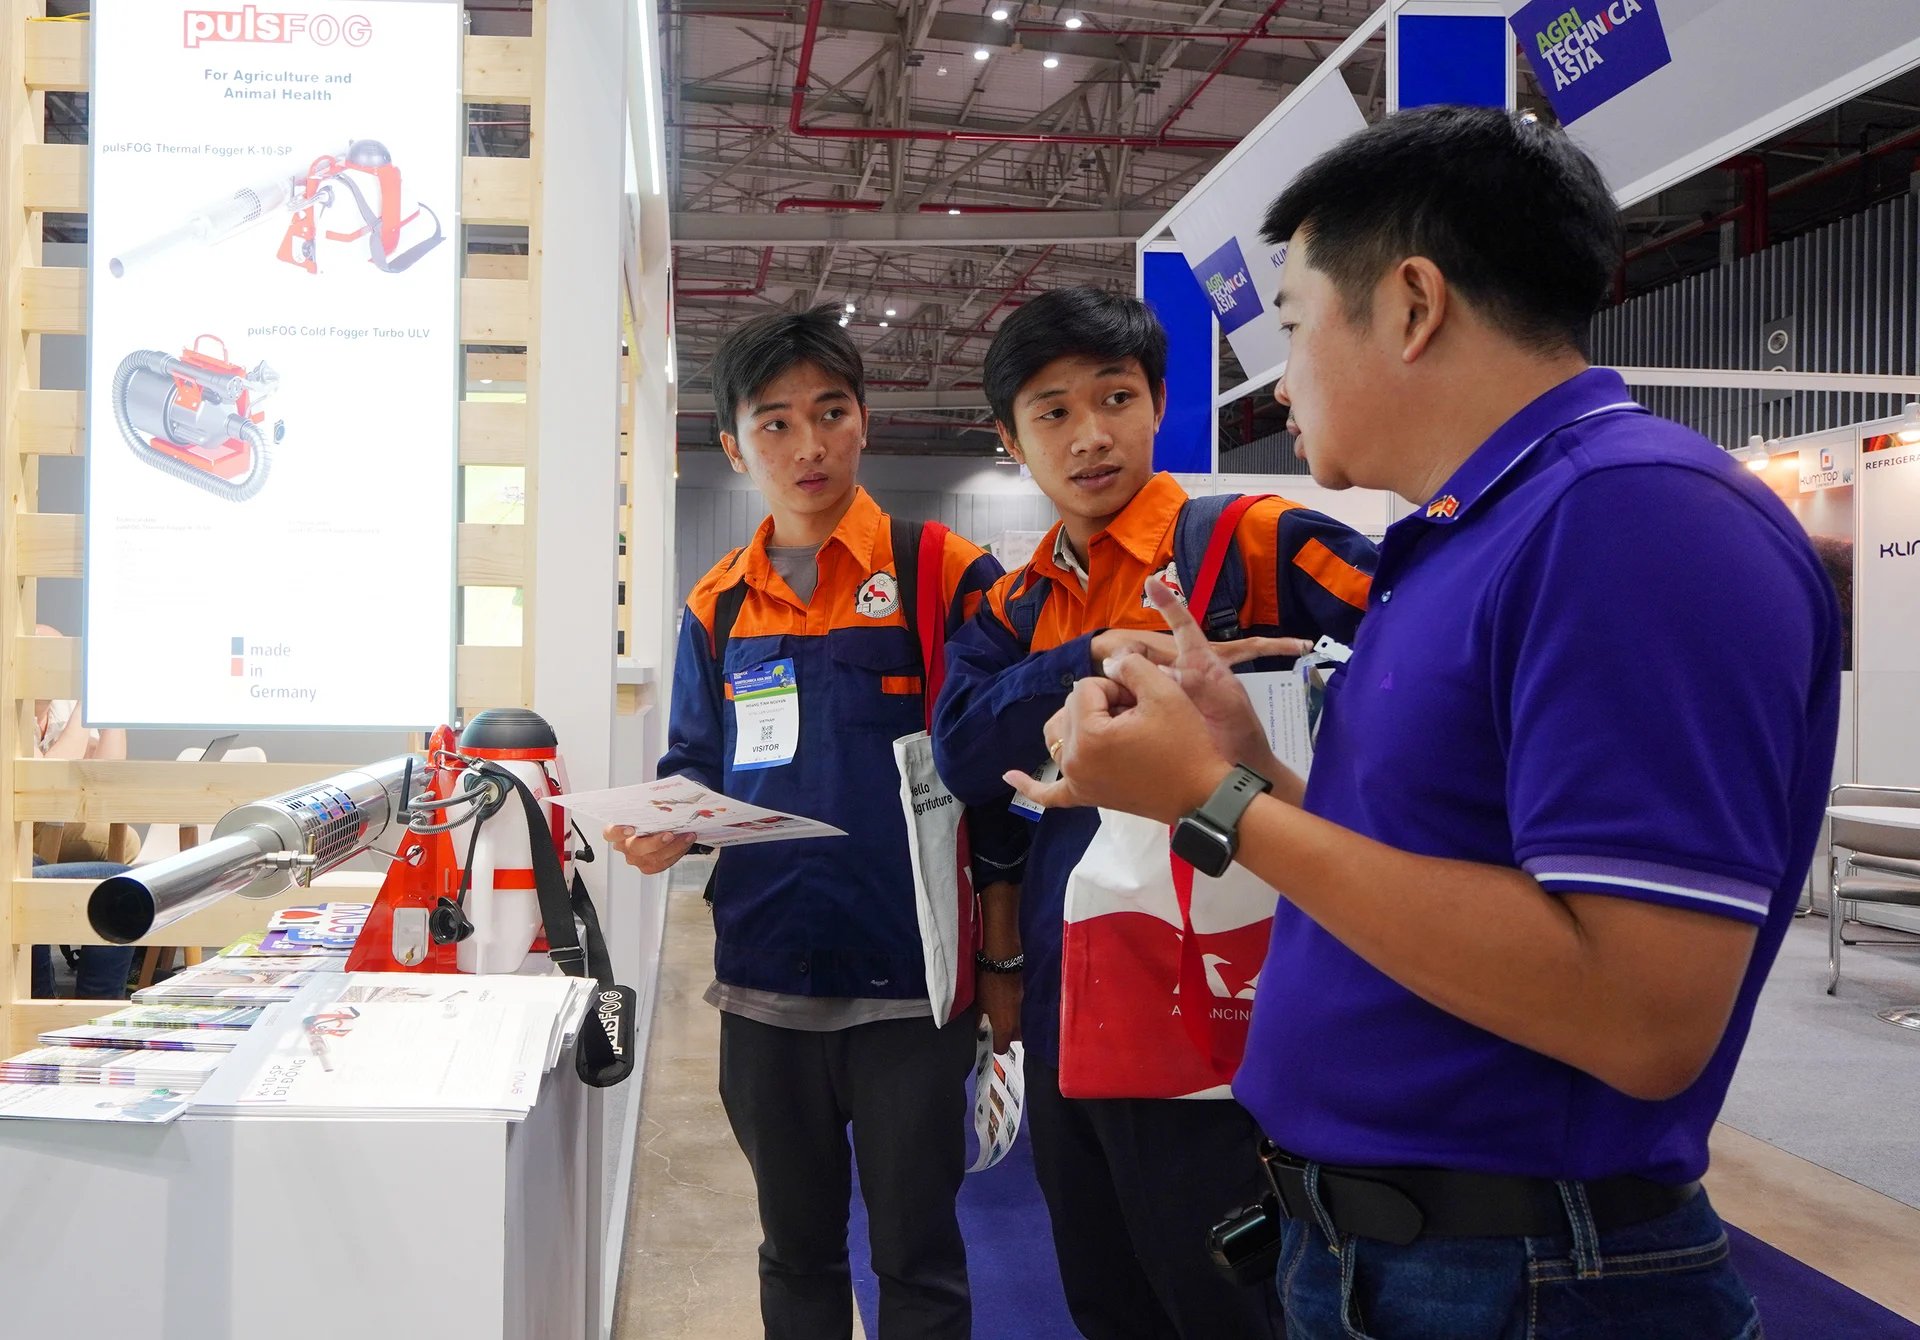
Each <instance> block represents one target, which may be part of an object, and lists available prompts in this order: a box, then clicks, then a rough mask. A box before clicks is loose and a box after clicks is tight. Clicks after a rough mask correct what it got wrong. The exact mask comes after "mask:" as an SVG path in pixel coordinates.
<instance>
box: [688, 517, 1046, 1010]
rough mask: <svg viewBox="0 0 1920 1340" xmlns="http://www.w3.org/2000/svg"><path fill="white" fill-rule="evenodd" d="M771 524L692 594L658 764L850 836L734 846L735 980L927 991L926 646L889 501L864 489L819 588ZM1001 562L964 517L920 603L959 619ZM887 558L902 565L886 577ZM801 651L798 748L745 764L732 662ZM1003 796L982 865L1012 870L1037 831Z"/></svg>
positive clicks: (718, 904)
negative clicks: (792, 580)
mask: <svg viewBox="0 0 1920 1340" xmlns="http://www.w3.org/2000/svg"><path fill="white" fill-rule="evenodd" d="M772 533H773V522H772V519H771V518H769V519H768V520H767V521H765V522H763V523H762V524H761V526H760V529H759V531H758V532H757V533H756V534H755V535H754V537H753V540H752V542H751V543H750V544H748V545H747V546H746V547H745V548H743V549H737V550H735V551H734V552H733V553H731V554H729V555H727V557H726V558H724V559H722V560H721V561H720V562H719V563H718V564H716V565H715V566H714V568H713V569H712V571H710V572H708V573H707V575H706V576H705V577H703V578H701V580H700V582H699V583H698V584H697V585H696V586H695V587H694V588H693V592H692V594H691V595H690V596H689V597H688V599H687V611H686V616H685V618H684V619H683V620H682V623H681V629H680V642H679V650H678V653H677V655H676V656H675V659H674V670H673V710H672V719H671V720H670V721H669V723H668V737H669V738H668V748H667V752H666V755H665V756H664V757H663V758H662V759H661V760H660V775H661V776H663V777H664V776H668V775H670V774H675V773H679V774H684V775H686V776H688V777H691V778H693V779H694V780H696V781H698V782H700V783H702V784H703V785H706V786H709V787H712V788H714V789H715V790H717V791H720V792H722V793H724V794H726V795H728V796H732V797H734V798H735V799H738V800H743V801H746V802H747V803H748V804H752V805H762V806H765V807H767V808H768V809H775V810H784V811H786V812H788V813H792V814H800V815H805V816H807V817H808V818H812V819H818V820H820V821H822V822H824V823H829V824H832V825H833V826H834V827H835V828H839V829H842V830H844V831H845V832H846V834H847V836H845V837H834V838H816V839H809V840H806V841H800V842H771V843H765V844H761V845H753V846H744V847H729V848H726V849H723V850H722V851H721V853H720V857H719V864H718V866H717V868H716V871H715V881H714V891H713V919H714V929H715V932H716V945H715V949H714V970H715V973H716V975H717V976H718V977H719V978H720V980H721V981H723V982H727V983H730V984H732V985H735V986H744V987H753V988H756V989H758V990H762V991H782V992H787V993H790V994H794V995H804V996H864V997H883V998H902V999H905V998H912V997H914V996H921V995H925V994H926V990H927V984H926V970H925V968H924V966H923V960H922V956H921V952H920V933H919V928H918V925H919V924H918V920H917V916H916V913H915V897H914V884H913V870H912V865H911V857H910V856H909V855H908V851H907V830H906V820H905V818H904V816H903V813H902V810H901V804H900V778H899V771H898V768H897V765H896V764H895V762H894V756H893V741H894V740H895V738H896V737H898V736H902V735H911V734H913V733H914V732H915V731H919V730H924V729H925V728H926V707H925V700H924V698H923V696H922V694H923V684H922V674H923V672H922V667H921V663H920V658H921V652H920V646H919V643H918V641H917V640H916V639H915V637H914V635H913V633H912V632H911V631H910V630H909V628H908V625H907V619H906V611H905V608H904V602H905V601H908V600H911V599H912V598H913V593H912V592H908V591H901V590H900V589H899V586H900V583H899V572H898V569H897V567H896V566H895V563H894V555H893V537H892V535H891V533H890V527H889V524H888V519H887V516H886V514H885V513H884V512H882V511H881V510H880V507H879V505H878V504H877V503H875V502H874V501H873V499H872V498H871V497H869V496H868V495H867V492H866V490H864V489H861V490H858V491H857V492H856V494H855V497H854V501H853V505H852V507H850V508H849V509H848V511H847V514H846V516H844V517H843V518H841V521H840V524H839V526H838V527H836V528H835V530H834V532H833V534H832V536H831V537H829V538H828V540H827V542H826V543H825V544H823V545H822V546H821V548H820V554H819V565H820V580H819V585H818V587H816V589H815V590H814V593H813V599H812V600H811V601H807V602H805V603H803V602H802V601H801V600H800V598H799V597H798V596H797V595H796V594H794V591H793V589H792V588H791V587H790V586H788V585H787V583H786V581H785V579H783V578H782V577H781V576H780V575H779V574H778V573H777V572H776V571H775V570H774V568H773V564H772V561H771V560H770V559H769V558H768V556H767V541H768V539H769V537H770V536H771V535H772ZM1000 571H1001V570H1000V565H999V563H998V562H996V561H995V560H994V559H993V558H992V557H991V556H990V555H988V554H987V553H985V552H984V551H983V550H981V549H980V548H979V546H977V545H975V544H973V543H972V542H970V541H968V540H966V539H963V538H962V537H960V536H958V535H954V534H948V536H947V537H946V546H945V553H944V560H943V562H942V565H941V572H940V592H941V601H942V608H941V609H939V610H937V611H935V610H925V611H920V612H919V617H922V618H932V617H938V618H941V619H943V620H944V621H945V624H946V632H947V634H948V635H949V636H951V635H952V634H953V633H954V632H955V631H957V630H958V629H959V627H960V626H961V625H962V624H963V623H964V622H965V621H966V620H967V618H969V617H970V616H971V615H972V614H973V613H974V611H975V610H976V609H977V608H978V607H979V604H980V601H981V599H982V597H983V596H984V594H985V592H986V590H987V588H988V587H989V586H991V585H992V583H993V581H994V580H995V579H996V578H997V577H999V576H1000ZM882 574H885V576H886V577H890V578H892V579H893V580H892V582H891V583H889V582H887V581H884V580H879V579H880V578H881V576H882ZM739 582H745V583H746V587H747V589H746V591H745V594H744V598H743V599H742V601H741V604H740V609H739V614H738V616H737V617H736V619H735V621H734V625H733V629H732V632H731V634H730V636H729V637H728V639H727V644H726V651H725V656H726V664H725V665H724V666H722V665H719V664H717V663H716V662H715V660H714V639H713V629H714V619H715V611H716V608H717V606H718V604H719V600H720V596H721V593H722V592H724V591H726V590H727V589H729V588H730V587H732V586H734V585H735V584H736V583H739ZM889 587H891V593H889V590H888V588H889ZM863 597H864V598H863ZM785 658H791V659H792V661H793V667H794V679H795V682H796V683H797V684H798V687H799V695H800V708H799V713H800V727H799V743H798V746H797V748H796V750H795V754H794V757H793V760H792V761H791V762H789V763H785V764H782V765H779V766H776V767H762V768H746V769H736V768H735V767H734V766H733V758H734V746H735V730H734V713H733V709H732V703H731V702H730V698H731V692H732V690H731V681H730V679H729V676H730V675H734V674H738V673H741V672H743V671H749V670H752V669H754V668H755V667H758V666H762V665H765V664H767V663H769V662H772V661H776V660H781V659H785ZM994 808H995V809H996V810H997V811H998V814H997V816H993V817H995V818H997V825H996V826H994V827H993V828H992V830H991V831H989V826H988V823H986V822H976V821H975V820H976V816H969V823H970V827H971V828H972V829H973V843H974V861H975V865H974V871H975V879H976V881H979V880H983V879H992V878H1000V877H1004V875H1005V874H1006V873H1007V872H1008V871H1009V870H1011V869H1012V868H1013V867H1015V866H1017V864H1018V857H1019V855H1020V854H1021V853H1022V852H1023V851H1024V847H1025V842H1026V834H1025V833H1024V832H1021V831H1019V828H1018V827H1016V824H1017V821H1015V820H1012V819H1010V818H1009V817H1008V816H1007V815H1006V813H1005V808H1004V805H1001V804H998V803H996V805H995V806H994ZM996 834H997V835H998V837H997V840H996V836H995V835H996ZM1009 844H1012V845H1009Z"/></svg>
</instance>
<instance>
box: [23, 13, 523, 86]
mask: <svg viewBox="0 0 1920 1340" xmlns="http://www.w3.org/2000/svg"><path fill="white" fill-rule="evenodd" d="M88 31H89V27H88V25H87V24H85V23H30V24H27V25H26V33H27V41H26V81H27V87H28V88H30V89H34V90H37V91H45V92H54V93H84V92H86V90H87V84H88V69H87V43H88V38H87V34H88ZM464 64H465V72H464V75H463V78H462V83H463V87H462V88H461V90H460V94H461V97H463V98H464V99H465V100H466V101H468V102H527V101H529V100H531V98H532V97H533V39H532V38H529V37H469V38H467V39H466V59H465V62H464Z"/></svg>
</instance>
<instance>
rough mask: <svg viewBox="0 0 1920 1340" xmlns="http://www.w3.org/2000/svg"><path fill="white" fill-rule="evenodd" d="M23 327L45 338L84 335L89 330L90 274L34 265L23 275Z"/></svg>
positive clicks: (21, 280)
mask: <svg viewBox="0 0 1920 1340" xmlns="http://www.w3.org/2000/svg"><path fill="white" fill-rule="evenodd" d="M20 283H21V289H20V325H21V327H22V328H23V329H25V330H27V331H30V332H34V333H38V334H41V335H80V334H84V333H85V332H86V329H87V272H86V271H85V270H82V269H79V268H77V267H74V268H68V267H64V266H54V265H30V266H28V267H27V268H26V269H25V270H23V271H22V272H21V274H20Z"/></svg>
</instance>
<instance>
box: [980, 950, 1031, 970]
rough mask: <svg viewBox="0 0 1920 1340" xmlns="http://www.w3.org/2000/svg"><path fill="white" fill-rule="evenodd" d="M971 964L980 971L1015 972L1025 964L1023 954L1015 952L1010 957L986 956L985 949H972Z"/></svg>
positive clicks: (1025, 960)
mask: <svg viewBox="0 0 1920 1340" xmlns="http://www.w3.org/2000/svg"><path fill="white" fill-rule="evenodd" d="M973 966H974V967H976V968H978V969H980V971H981V972H998V973H1015V972H1019V971H1020V970H1021V969H1022V968H1024V967H1026V966H1027V956H1026V955H1025V954H1015V955H1014V956H1013V957H1012V958H988V957H987V955H986V951H984V950H980V949H976V950H974V951H973Z"/></svg>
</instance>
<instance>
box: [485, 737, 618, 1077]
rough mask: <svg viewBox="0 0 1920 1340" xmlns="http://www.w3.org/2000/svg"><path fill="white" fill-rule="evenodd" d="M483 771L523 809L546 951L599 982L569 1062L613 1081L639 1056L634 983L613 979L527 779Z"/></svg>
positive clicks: (572, 971)
mask: <svg viewBox="0 0 1920 1340" xmlns="http://www.w3.org/2000/svg"><path fill="white" fill-rule="evenodd" d="M485 775H487V776H488V777H491V778H494V779H495V780H497V781H499V782H501V783H502V784H511V785H512V787H513V789H514V790H515V791H518V792H519V793H520V804H521V806H522V808H524V809H525V811H526V815H527V836H528V838H529V840H530V845H531V846H532V848H533V884H534V888H535V889H536V890H537V891H538V892H539V894H540V919H541V920H542V921H543V922H545V923H546V928H547V954H548V956H549V957H550V958H552V959H553V961H554V963H555V965H556V966H558V967H559V969H560V971H562V972H564V973H566V974H567V975H568V976H569V977H591V978H593V980H594V981H595V982H597V983H598V984H599V989H598V990H596V991H595V992H594V995H593V1008H592V1010H591V1011H590V1013H589V1016H588V1018H587V1021H586V1022H585V1023H584V1024H582V1025H581V1028H580V1038H579V1041H578V1042H576V1043H575V1044H574V1051H573V1068H574V1069H575V1070H576V1071H577V1072H579V1075H580V1078H581V1080H582V1081H583V1082H585V1083H587V1084H590V1085H592V1086H593V1087H594V1088H596V1089H605V1088H608V1087H610V1086H612V1085H615V1084H618V1083H619V1082H620V1081H621V1080H623V1079H625V1078H626V1077H627V1076H628V1075H631V1074H632V1073H633V1067H634V1062H635V1061H636V1060H637V1059H638V1057H637V1056H636V1055H635V1053H634V1045H633V1015H634V1008H635V997H634V994H633V988H632V987H630V986H620V985H618V984H617V983H616V982H615V981H614V980H613V959H612V957H611V956H610V955H609V954H608V953H607V938H606V936H605V935H603V934H601V932H600V917H599V914H598V913H596V912H595V911H594V907H593V899H592V898H591V897H590V896H588V894H587V888H586V885H584V884H582V883H581V882H580V876H579V875H578V874H577V873H576V874H575V875H574V877H573V888H572V891H571V894H569V891H568V888H567V883H566V877H565V876H564V875H563V874H562V873H561V870H560V857H559V855H558V854H557V853H556V852H555V851H554V849H553V832H552V830H551V829H550V828H549V827H548V824H547V816H546V815H545V814H544V813H542V812H541V809H540V801H539V799H538V798H537V797H536V796H535V795H534V794H533V792H532V791H530V790H528V789H527V784H526V783H525V782H523V781H521V780H520V779H519V778H518V777H516V776H514V775H513V774H512V773H511V772H508V771H507V770H506V769H505V768H501V767H497V766H493V765H485ZM576 916H578V917H579V918H580V923H581V925H582V926H583V927H585V929H586V933H587V943H586V947H585V949H582V948H581V945H580V937H579V935H578V934H577V933H576V932H575V931H574V926H573V919H574V917H576Z"/></svg>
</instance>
